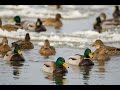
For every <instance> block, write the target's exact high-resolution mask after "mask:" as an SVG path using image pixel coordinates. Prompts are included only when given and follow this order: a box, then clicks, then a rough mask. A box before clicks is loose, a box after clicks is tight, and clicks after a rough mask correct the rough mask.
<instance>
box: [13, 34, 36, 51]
mask: <svg viewBox="0 0 120 90" xmlns="http://www.w3.org/2000/svg"><path fill="white" fill-rule="evenodd" d="M16 43H17V44H18V45H19V46H20V48H21V49H33V48H34V45H33V44H32V42H31V41H30V35H29V33H26V36H25V39H24V40H18V41H16V42H13V43H12V47H14V46H15V44H16Z"/></svg>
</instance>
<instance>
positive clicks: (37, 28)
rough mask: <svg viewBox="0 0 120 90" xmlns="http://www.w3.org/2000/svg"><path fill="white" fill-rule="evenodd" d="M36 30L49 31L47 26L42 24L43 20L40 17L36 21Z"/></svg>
mask: <svg viewBox="0 0 120 90" xmlns="http://www.w3.org/2000/svg"><path fill="white" fill-rule="evenodd" d="M35 31H36V32H44V31H47V29H46V28H45V26H44V25H43V24H42V21H41V20H40V18H38V19H37V21H36V28H35Z"/></svg>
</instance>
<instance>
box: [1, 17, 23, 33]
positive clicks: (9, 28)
mask: <svg viewBox="0 0 120 90" xmlns="http://www.w3.org/2000/svg"><path fill="white" fill-rule="evenodd" d="M0 28H1V29H2V30H7V31H17V30H18V29H20V28H21V27H19V26H17V25H12V24H5V25H2V20H1V18H0Z"/></svg>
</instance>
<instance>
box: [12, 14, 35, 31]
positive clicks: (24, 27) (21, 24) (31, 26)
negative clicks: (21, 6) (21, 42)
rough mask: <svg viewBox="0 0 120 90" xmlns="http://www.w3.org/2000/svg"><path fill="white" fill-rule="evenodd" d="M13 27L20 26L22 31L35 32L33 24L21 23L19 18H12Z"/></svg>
mask: <svg viewBox="0 0 120 90" xmlns="http://www.w3.org/2000/svg"><path fill="white" fill-rule="evenodd" d="M14 21H15V25H17V26H20V27H21V28H22V29H25V30H30V31H35V23H32V22H28V21H21V17H20V16H15V17H14Z"/></svg>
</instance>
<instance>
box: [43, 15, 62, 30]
mask: <svg viewBox="0 0 120 90" xmlns="http://www.w3.org/2000/svg"><path fill="white" fill-rule="evenodd" d="M61 18H62V17H61V14H56V17H55V19H52V18H49V19H47V20H45V21H43V25H44V26H53V27H55V28H60V27H62V25H63V24H62V21H61V20H60V19H61Z"/></svg>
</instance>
